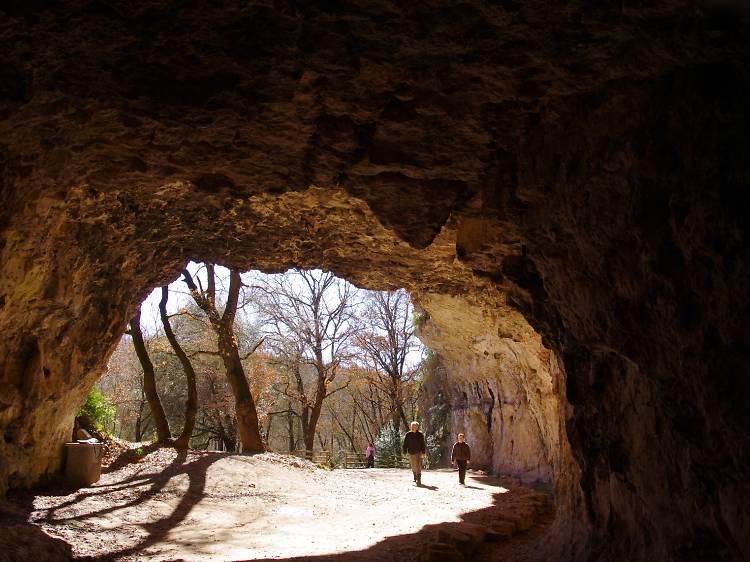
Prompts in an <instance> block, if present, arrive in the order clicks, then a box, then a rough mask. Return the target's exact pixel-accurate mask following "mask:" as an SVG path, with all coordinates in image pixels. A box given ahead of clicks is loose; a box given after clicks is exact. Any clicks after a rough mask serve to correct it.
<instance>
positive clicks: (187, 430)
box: [159, 286, 198, 449]
mask: <svg viewBox="0 0 750 562" xmlns="http://www.w3.org/2000/svg"><path fill="white" fill-rule="evenodd" d="M168 300H169V287H166V286H165V287H162V288H161V300H160V301H159V315H160V316H161V323H162V325H163V326H164V334H165V335H166V336H167V340H169V344H170V345H171V346H172V349H173V350H174V352H175V355H177V359H179V361H180V365H182V370H183V371H184V372H185V378H186V382H187V400H186V401H185V425H184V426H183V427H182V433H181V434H180V436H179V437H178V438H177V440H176V441H175V442H174V447H175V449H187V448H188V447H190V437H191V436H192V435H193V429H194V428H195V415H196V413H197V412H198V392H197V391H196V383H195V379H196V377H195V369H194V368H193V364H192V363H191V362H190V359H189V358H188V356H187V354H186V353H185V350H183V349H182V346H181V345H180V343H179V342H178V341H177V337H176V336H175V335H174V332H173V331H172V326H171V324H170V323H169V316H168V315H167V301H168Z"/></svg>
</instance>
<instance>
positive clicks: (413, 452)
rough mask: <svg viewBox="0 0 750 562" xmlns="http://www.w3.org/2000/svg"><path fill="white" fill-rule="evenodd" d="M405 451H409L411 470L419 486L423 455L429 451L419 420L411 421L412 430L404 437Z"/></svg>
mask: <svg viewBox="0 0 750 562" xmlns="http://www.w3.org/2000/svg"><path fill="white" fill-rule="evenodd" d="M403 449H404V453H409V461H410V462H411V471H412V473H414V482H416V483H417V486H421V485H422V456H424V455H425V454H426V453H427V445H426V443H425V440H424V434H423V433H422V432H421V431H419V422H415V421H413V422H411V431H410V432H409V433H407V434H406V437H404V447H403Z"/></svg>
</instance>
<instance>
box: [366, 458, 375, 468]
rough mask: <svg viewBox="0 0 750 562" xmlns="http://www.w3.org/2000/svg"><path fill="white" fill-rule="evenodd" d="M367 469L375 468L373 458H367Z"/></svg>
mask: <svg viewBox="0 0 750 562" xmlns="http://www.w3.org/2000/svg"><path fill="white" fill-rule="evenodd" d="M367 468H375V457H373V456H369V457H367Z"/></svg>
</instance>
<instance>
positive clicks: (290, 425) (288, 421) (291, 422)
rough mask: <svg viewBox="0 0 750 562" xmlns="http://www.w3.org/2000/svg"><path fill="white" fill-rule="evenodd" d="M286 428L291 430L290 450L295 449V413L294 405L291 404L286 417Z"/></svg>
mask: <svg viewBox="0 0 750 562" xmlns="http://www.w3.org/2000/svg"><path fill="white" fill-rule="evenodd" d="M286 428H287V431H288V432H289V452H290V453H291V452H292V451H294V446H295V444H296V439H295V438H294V414H293V413H292V405H291V404H290V405H289V413H288V414H287V417H286Z"/></svg>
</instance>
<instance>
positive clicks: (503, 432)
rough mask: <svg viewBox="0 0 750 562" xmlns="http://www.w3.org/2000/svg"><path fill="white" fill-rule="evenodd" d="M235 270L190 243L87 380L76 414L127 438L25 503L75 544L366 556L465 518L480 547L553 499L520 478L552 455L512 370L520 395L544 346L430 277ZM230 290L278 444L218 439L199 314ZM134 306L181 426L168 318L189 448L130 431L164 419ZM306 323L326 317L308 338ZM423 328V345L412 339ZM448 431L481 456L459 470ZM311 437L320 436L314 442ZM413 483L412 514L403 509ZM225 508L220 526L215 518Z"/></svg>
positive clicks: (161, 387)
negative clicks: (412, 463)
mask: <svg viewBox="0 0 750 562" xmlns="http://www.w3.org/2000/svg"><path fill="white" fill-rule="evenodd" d="M231 271H232V269H231V268H230V269H227V268H225V267H222V266H215V265H211V264H208V265H207V264H205V263H194V262H190V263H189V264H187V266H186V267H185V269H184V270H183V271H182V272H181V275H180V277H179V278H178V279H177V280H176V281H173V282H172V283H170V284H168V285H164V287H160V288H157V289H154V290H153V291H152V292H151V293H150V294H149V295H148V297H147V298H146V299H145V301H144V302H143V303H142V305H141V307H140V314H139V316H138V317H137V320H136V319H135V317H134V318H132V319H131V320H130V322H129V329H128V332H127V333H126V335H124V336H123V337H122V339H121V340H120V342H119V344H118V345H117V346H116V349H115V351H114V353H113V354H112V355H111V357H110V358H109V363H108V368H107V371H106V373H105V374H104V376H103V377H102V379H101V380H100V381H99V382H98V383H97V385H96V387H95V389H94V391H92V393H90V394H89V399H88V400H87V402H86V406H85V408H86V407H88V408H89V412H88V413H89V415H91V416H95V415H97V414H99V415H103V416H104V418H99V419H96V420H94V423H95V424H98V425H99V427H97V428H96V429H100V430H104V431H106V432H108V433H110V434H113V435H116V436H117V437H118V439H123V441H117V442H116V443H115V445H116V446H119V448H120V449H119V451H116V454H117V456H116V457H113V458H112V459H110V461H111V466H110V469H109V470H108V471H107V472H106V474H105V477H104V479H103V480H102V482H101V483H99V484H97V485H95V486H94V487H93V488H89V489H84V490H81V491H80V492H74V493H71V494H69V495H67V496H62V497H60V496H57V497H54V496H45V495H44V494H43V493H42V494H40V495H39V496H37V497H36V498H34V499H33V504H34V510H33V511H32V513H31V518H32V519H36V521H37V522H38V523H40V524H41V525H42V526H43V528H45V529H46V530H48V531H51V532H54V533H55V534H57V535H58V536H62V537H63V538H64V539H66V540H68V541H69V542H70V543H71V544H72V545H73V549H74V552H75V553H76V554H77V555H95V556H101V555H104V554H106V555H117V556H125V557H126V556H133V555H135V556H139V557H144V556H146V557H149V556H153V557H156V558H158V556H163V555H166V554H169V555H170V556H175V557H180V558H184V559H192V558H195V559H200V558H201V557H205V556H212V557H214V558H216V557H218V559H226V560H232V559H240V558H243V559H247V558H251V557H252V558H262V557H267V556H274V557H279V556H284V557H287V556H288V557H291V556H298V555H311V554H328V555H330V554H334V553H342V554H340V556H341V557H342V559H347V557H348V556H350V555H351V554H352V553H353V552H356V551H360V552H363V553H364V554H363V556H365V557H371V558H373V559H374V558H377V557H379V556H382V553H383V552H385V551H392V550H396V551H398V552H401V553H403V554H404V556H406V558H405V559H410V558H409V557H410V556H412V557H414V559H416V558H418V557H419V556H421V555H422V554H420V553H425V552H427V553H432V554H430V555H431V556H438V558H439V556H441V555H446V552H445V551H444V550H441V549H444V548H445V545H443V544H442V543H441V542H440V540H439V539H437V538H436V537H443V539H444V540H448V541H449V544H453V542H455V541H458V540H459V539H460V537H462V536H465V533H466V532H467V530H469V531H470V533H473V535H472V537H473V538H472V541H473V542H472V544H471V545H469V547H467V548H471V549H472V551H473V550H475V549H479V548H480V547H481V545H482V544H483V543H484V542H485V540H486V539H487V538H488V537H507V536H508V535H509V534H513V533H514V532H526V531H528V529H529V528H530V527H532V526H534V525H535V524H537V523H539V522H540V521H542V520H543V519H544V517H548V516H549V513H550V511H551V502H550V500H549V498H548V497H547V495H545V494H544V493H539V492H538V491H535V490H533V489H532V488H529V487H525V486H522V485H521V483H520V481H519V480H524V481H527V482H528V481H535V482H539V481H543V482H546V483H548V484H549V483H550V482H551V462H550V459H549V456H546V457H545V456H544V455H548V454H549V453H548V450H549V449H548V448H545V447H548V446H549V444H548V443H546V442H545V441H544V439H545V438H546V437H548V436H546V435H543V434H541V433H537V434H535V433H534V426H535V425H536V426H538V424H539V423H540V421H539V420H540V419H541V420H542V422H545V421H548V420H544V418H538V417H535V414H536V412H538V410H534V409H532V407H531V406H529V404H528V398H527V397H526V396H527V392H528V390H529V389H528V388H524V387H523V382H524V381H526V382H527V383H533V384H536V385H537V388H536V392H535V393H533V397H535V398H538V399H540V398H541V396H542V394H541V390H540V388H539V387H541V386H542V383H543V379H542V378H541V377H540V378H538V379H532V378H530V376H531V374H532V373H533V372H534V370H533V369H536V368H538V369H540V370H544V369H545V368H547V369H549V363H547V364H544V363H542V361H543V360H545V358H546V357H545V355H544V354H541V355H539V356H533V357H534V358H535V361H536V362H535V363H531V364H529V363H528V362H530V361H531V358H532V352H531V351H527V352H526V353H527V355H524V354H523V353H522V352H521V350H522V349H523V347H522V346H520V344H521V342H520V341H517V342H514V343H515V344H516V345H518V346H519V347H517V348H514V347H513V344H511V343H509V342H502V341H500V343H498V342H496V341H493V339H492V338H493V337H494V333H495V330H496V328H495V327H494V326H490V327H489V330H488V327H487V326H486V325H485V324H483V322H487V320H488V319H487V318H486V317H483V316H482V314H481V309H479V308H477V307H472V306H471V305H470V304H469V303H468V302H466V301H465V300H463V299H461V298H458V297H449V296H439V295H431V296H430V297H429V300H428V301H427V303H428V304H427V305H426V306H427V307H429V308H426V307H425V306H423V305H422V304H421V303H416V304H415V303H413V302H412V301H411V299H410V298H409V295H408V293H407V292H406V291H405V290H404V289H396V290H392V291H369V290H364V289H359V288H357V287H355V286H354V285H352V284H350V283H348V282H347V281H345V280H343V279H339V278H337V277H335V276H334V275H333V274H330V273H327V272H323V271H321V270H296V271H289V272H286V273H283V274H271V275H267V274H263V273H262V272H259V271H250V272H242V273H239V280H240V282H241V286H240V287H239V289H238V290H237V291H236V293H233V289H232V283H233V279H232V273H231ZM201 299H205V300H206V301H211V302H213V303H215V307H216V310H215V311H214V310H211V309H206V308H205V305H206V304H207V303H202V302H201ZM232 299H234V301H233V302H232ZM229 307H233V308H234V309H235V318H234V320H233V322H232V326H231V329H232V331H233V334H234V338H235V340H236V342H237V346H238V352H239V354H240V356H241V358H242V361H243V367H244V368H245V374H246V376H247V379H248V380H249V382H250V386H251V389H252V393H253V396H254V400H255V405H256V407H257V413H258V418H259V421H260V431H261V434H262V436H263V439H264V441H265V443H266V444H267V445H268V446H269V449H270V450H272V451H274V452H272V453H265V454H261V455H255V456H252V457H247V456H236V455H232V454H231V453H235V452H239V451H241V449H242V445H241V441H240V439H239V438H238V434H239V432H238V430H237V419H236V417H235V416H234V415H233V405H234V404H233V399H232V390H231V388H230V385H228V384H227V382H226V377H225V376H224V374H223V372H222V371H223V369H224V366H223V365H222V361H221V357H220V356H221V353H220V349H219V348H218V347H217V343H216V341H217V334H216V333H215V332H214V331H212V327H211V320H210V316H211V314H215V315H217V316H221V317H223V316H224V313H225V311H226V310H227V309H228V308H229ZM136 321H137V322H138V327H139V331H140V333H141V335H140V337H141V338H142V339H143V344H144V348H145V352H146V355H147V356H148V358H149V361H150V363H151V369H153V370H154V372H155V382H156V388H157V394H158V395H159V397H160V401H161V405H162V407H163V410H164V412H165V414H166V418H167V422H168V425H169V427H170V428H171V430H172V434H173V436H174V437H175V438H176V436H177V435H178V434H181V431H182V429H183V424H184V420H185V418H186V415H185V410H186V406H185V404H186V398H187V395H188V392H187V390H186V383H185V380H186V377H185V372H184V370H183V369H182V366H181V364H180V361H179V359H178V353H177V349H176V348H175V347H174V346H173V344H172V341H171V340H170V339H169V337H167V335H166V333H167V331H168V330H167V326H169V331H171V334H172V337H173V338H175V339H176V341H178V342H180V350H181V352H182V353H183V354H184V356H186V357H187V358H188V360H189V361H190V363H191V365H192V369H193V371H194V376H195V378H196V387H197V396H198V401H197V409H196V414H197V416H196V417H197V423H196V425H195V429H194V431H193V432H192V439H191V441H190V445H191V447H192V448H193V451H191V452H185V451H182V452H177V451H175V450H173V449H171V448H169V447H164V448H161V449H159V448H156V447H154V446H153V445H151V444H148V443H142V442H141V441H149V440H156V438H157V437H158V435H157V432H156V430H155V423H154V421H153V415H152V414H151V412H150V410H149V407H148V403H147V398H146V396H145V392H144V384H143V373H144V372H145V371H146V370H147V368H146V366H145V365H144V364H143V362H142V358H140V357H138V354H137V353H136V351H135V349H134V339H135V338H134V329H135V325H134V322H136ZM165 322H166V324H165ZM389 322H390V324H389ZM316 327H318V328H320V329H322V334H321V336H322V337H321V339H320V340H318V341H310V338H312V337H313V336H314V335H315V331H316ZM488 331H489V335H488V334H487V332H488ZM418 336H419V337H420V338H423V339H424V340H425V341H427V342H433V344H434V345H435V349H430V348H425V347H424V346H423V345H422V343H421V342H419V340H418ZM517 339H518V338H517ZM526 345H528V342H527V344H526ZM306 346H308V347H307V348H306ZM316 347H317V348H319V349H320V351H321V352H322V353H323V355H324V356H325V357H324V359H325V361H324V363H325V365H324V369H323V372H322V373H318V372H316V365H315V359H316V357H315V348H316ZM477 350H481V353H478V354H477ZM509 350H510V351H509ZM389 360H393V361H395V362H396V363H399V362H400V365H397V367H400V369H401V370H400V371H399V372H397V373H396V375H397V379H398V382H399V384H400V387H396V386H395V384H394V379H393V377H391V376H390V375H391V374H392V373H389V372H388V368H389V367H393V365H391V364H389ZM305 366H306V367H305ZM300 367H302V368H300ZM500 367H503V369H505V370H501V369H500ZM295 368H296V371H295ZM332 369H337V370H338V372H335V373H332V372H331V370H332ZM321 377H322V378H321ZM523 377H527V379H524V378H523ZM321 380H322V381H323V382H324V384H326V385H327V386H326V388H325V392H324V398H325V400H324V401H323V404H322V406H323V407H322V408H321V411H322V415H321V416H320V417H319V418H318V419H317V420H316V427H315V428H313V432H312V435H313V439H312V447H309V441H308V440H306V435H305V423H304V422H303V420H305V419H306V420H307V422H308V423H309V420H310V410H311V409H312V408H310V406H311V405H313V400H314V398H315V396H314V393H315V389H316V388H317V387H318V385H319V383H320V381H321ZM545 399H550V397H549V396H545ZM524 400H526V401H527V402H524ZM107 401H109V402H110V403H111V404H112V406H114V411H112V410H111V409H109V410H108V408H107V404H106V403H107ZM548 406H549V405H548V404H545V403H544V402H543V401H540V402H538V403H536V404H534V407H536V408H544V407H548ZM97 408H98V409H97ZM306 409H307V411H306ZM544 413H548V412H544ZM414 419H417V420H419V421H420V422H421V423H422V428H421V429H423V430H424V432H425V434H426V435H427V449H428V451H427V452H428V455H427V456H428V461H427V466H428V467H429V468H430V470H428V471H426V472H425V475H424V477H423V486H421V487H420V488H416V487H413V486H412V483H411V482H410V475H409V470H408V469H402V470H399V469H398V464H397V463H396V464H395V466H394V464H392V462H393V461H395V458H396V457H400V448H401V441H402V439H403V434H404V431H406V428H407V426H408V422H409V421H411V420H414ZM458 432H461V433H465V434H466V436H467V441H468V442H469V444H470V445H471V446H472V447H473V457H472V460H473V467H472V468H474V469H476V470H471V471H470V472H469V475H468V478H467V484H468V485H467V486H466V487H459V486H458V483H457V478H456V474H455V472H453V471H452V470H450V469H449V468H448V461H449V457H450V448H451V445H452V442H453V441H454V439H455V434H456V433H458ZM535 439H536V441H534V440H535ZM124 440H129V441H137V442H138V443H133V444H128V443H125V442H124ZM524 440H525V441H524ZM516 441H518V445H516V444H515V442H516ZM368 442H374V444H375V447H376V461H375V468H374V470H346V469H347V468H351V469H356V468H361V467H363V464H362V461H363V460H364V459H362V458H361V457H360V456H359V453H361V452H362V451H364V450H365V447H366V446H367V443H368ZM495 443H497V447H498V449H497V450H496V449H495V447H496V446H495ZM308 449H311V450H312V451H314V455H315V456H314V457H313V459H314V460H316V461H318V462H319V463H320V462H325V464H326V465H327V466H328V467H330V468H333V469H334V471H333V472H323V473H321V472H320V471H318V470H316V469H314V468H313V466H312V465H311V464H310V463H307V462H305V461H303V460H301V459H297V458H295V456H293V455H295V454H298V456H302V457H304V456H306V450H308ZM279 453H282V454H279ZM288 453H292V455H289V454H288ZM299 453H301V454H299ZM321 453H328V456H327V457H325V458H324V459H321V457H320V456H319V455H320V454H321ZM535 455H539V457H538V458H534V457H535ZM498 458H501V459H502V461H501V463H502V464H499V467H498V462H497V459H498ZM404 468H405V465H404ZM490 472H500V473H502V474H503V475H502V476H501V477H494V476H488V475H487V473H490ZM509 474H510V475H513V476H515V478H510V479H509V478H508V475H509ZM399 490H401V491H400V492H399ZM124 491H126V492H124ZM394 493H395V495H396V496H398V497H399V500H398V501H394V498H393V495H394ZM414 494H422V495H421V496H418V495H414ZM154 498H158V501H154ZM123 499H126V500H127V501H124V502H123ZM413 502H419V504H420V505H421V506H422V509H421V510H420V511H423V512H425V513H424V514H423V515H418V516H415V515H414V514H413V513H412V511H413V505H414V504H413ZM365 505H366V506H368V507H367V508H366V509H364V510H362V507H363V506H365ZM362 511H364V512H366V513H365V514H363V513H362ZM248 513H251V514H252V516H248ZM353 513H357V517H356V518H352V514H353ZM545 514H546V515H545ZM73 517H75V519H76V520H77V521H78V522H79V524H80V527H77V528H76V530H75V534H72V535H68V534H66V531H65V525H67V524H69V522H70V521H71V519H72V518H73ZM134 517H136V518H138V519H139V520H140V521H141V524H142V525H145V526H146V527H147V528H148V529H149V531H148V532H147V533H142V534H141V535H140V536H138V538H137V540H136V544H135V545H133V544H132V542H133V540H132V539H133V532H134V529H131V526H130V524H129V523H127V522H128V521H131V520H132V519H133V518H134ZM199 520H200V521H204V522H209V523H197V521H199ZM394 520H395V521H396V523H395V524H394ZM222 528H226V529H227V530H223V531H221V532H218V533H217V529H222ZM238 529H239V530H240V531H238ZM232 530H233V531H232ZM101 531H104V532H105V533H107V537H108V540H107V544H106V546H104V547H102V546H101V545H100V546H92V544H95V543H94V541H91V540H88V539H90V538H92V537H93V535H92V537H89V534H90V533H92V532H96V533H100V532H101ZM258 533H260V534H262V538H257V534H258ZM249 535H253V538H252V539H248V536H249ZM87 537H88V538H87ZM311 537H316V538H315V539H312V538H311ZM445 537H449V539H445ZM526 540H528V537H527V539H526ZM280 544H281V545H283V546H279V545H280ZM450 548H453V546H451V547H450ZM484 548H486V545H485V547H484ZM436 553H437V554H436ZM156 558H155V559H156Z"/></svg>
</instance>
